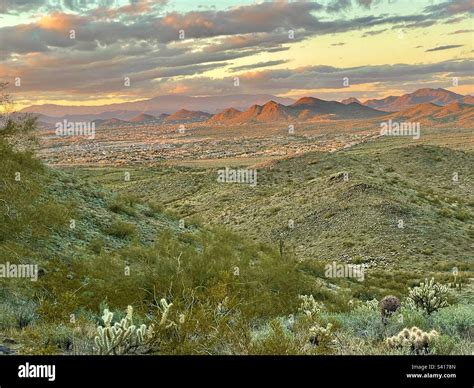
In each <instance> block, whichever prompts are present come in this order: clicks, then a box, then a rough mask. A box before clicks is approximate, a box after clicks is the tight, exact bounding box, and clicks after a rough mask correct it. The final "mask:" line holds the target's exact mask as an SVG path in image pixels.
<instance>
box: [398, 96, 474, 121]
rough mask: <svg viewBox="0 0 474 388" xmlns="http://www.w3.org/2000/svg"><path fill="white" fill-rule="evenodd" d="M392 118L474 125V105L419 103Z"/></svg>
mask: <svg viewBox="0 0 474 388" xmlns="http://www.w3.org/2000/svg"><path fill="white" fill-rule="evenodd" d="M390 118H391V119H392V120H398V121H410V122H420V123H434V122H436V123H451V122H452V123H455V124H456V126H457V127H462V126H470V127H472V126H474V105H468V104H463V103H460V102H453V103H451V104H449V105H446V106H438V105H436V104H432V103H424V104H419V105H416V106H414V107H411V108H408V109H405V110H403V111H401V112H397V113H393V114H392V115H391V116H390Z"/></svg>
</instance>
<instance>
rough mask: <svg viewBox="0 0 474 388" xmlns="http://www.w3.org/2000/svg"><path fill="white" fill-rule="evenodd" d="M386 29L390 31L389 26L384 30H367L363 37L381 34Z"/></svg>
mask: <svg viewBox="0 0 474 388" xmlns="http://www.w3.org/2000/svg"><path fill="white" fill-rule="evenodd" d="M385 31H388V29H387V28H384V29H382V30H375V31H366V32H364V34H363V35H362V37H363V38H367V37H368V36H374V35H379V34H382V33H384V32H385Z"/></svg>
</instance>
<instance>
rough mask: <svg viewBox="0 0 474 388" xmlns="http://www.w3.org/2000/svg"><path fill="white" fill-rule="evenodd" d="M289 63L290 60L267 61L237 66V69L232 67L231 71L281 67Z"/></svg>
mask: <svg viewBox="0 0 474 388" xmlns="http://www.w3.org/2000/svg"><path fill="white" fill-rule="evenodd" d="M288 62H289V60H278V61H266V62H259V63H255V64H251V65H243V66H235V67H232V68H231V70H233V71H243V70H254V69H259V68H262V67H270V66H276V65H281V64H283V63H288Z"/></svg>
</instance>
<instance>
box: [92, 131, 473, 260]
mask: <svg viewBox="0 0 474 388" xmlns="http://www.w3.org/2000/svg"><path fill="white" fill-rule="evenodd" d="M391 141H392V140H391V139H383V140H382V139H381V140H380V141H376V142H375V143H372V142H371V143H367V144H366V145H360V146H357V147H355V148H353V149H350V150H349V151H345V152H336V153H332V154H326V153H309V154H307V155H305V156H302V157H297V158H292V159H288V160H282V161H280V162H276V163H275V164H274V165H270V166H268V167H262V168H261V169H259V170H258V173H259V178H258V179H259V184H258V185H257V186H256V187H255V188H252V189H249V187H247V186H246V185H219V184H218V183H217V182H215V171H213V170H204V171H203V170H199V169H197V170H193V169H179V170H176V171H174V170H171V171H169V172H167V173H165V174H163V175H153V179H150V178H151V177H150V176H149V175H148V173H147V172H146V171H141V172H140V173H139V177H137V179H138V182H137V183H136V184H135V185H139V187H140V190H139V191H140V193H142V195H143V196H149V195H152V196H153V197H154V198H156V200H159V201H162V202H165V203H168V204H169V205H171V206H172V208H173V210H174V211H176V212H178V213H179V214H181V215H182V216H185V217H186V216H187V217H189V216H192V215H199V216H200V217H202V218H203V220H204V221H205V222H208V223H210V224H216V223H223V224H224V225H227V226H229V227H231V228H232V229H234V230H236V231H238V232H239V233H242V234H244V235H248V236H251V237H252V238H253V239H259V240H263V241H265V242H267V243H270V244H273V245H277V244H278V240H279V236H280V233H284V235H285V241H286V244H287V245H288V247H291V249H292V250H294V252H295V254H296V256H297V257H299V258H300V259H320V260H332V259H341V258H343V257H346V256H348V257H352V258H356V257H359V260H368V261H372V260H375V261H377V260H381V261H382V264H381V265H387V266H393V265H395V263H397V265H402V266H404V267H407V268H419V269H423V266H424V264H423V263H425V262H430V261H431V260H432V259H434V258H436V262H437V263H441V262H444V261H446V262H450V263H455V262H457V263H459V264H461V263H462V262H464V261H465V260H467V259H468V258H469V256H470V251H471V248H472V244H473V243H474V235H473V233H474V230H473V228H472V219H474V218H473V217H474V210H473V205H474V189H473V187H472V184H470V183H469V182H472V180H473V179H474V177H473V173H472V171H473V169H472V166H474V159H473V154H472V153H470V152H469V153H466V152H463V151H454V150H450V149H448V148H440V147H433V146H411V147H410V146H404V147H402V148H393V149H389V150H388V151H386V152H383V153H381V152H380V149H379V148H378V147H377V146H375V149H374V150H372V148H371V147H373V144H375V145H376V144H377V143H378V142H380V144H381V147H382V145H383V147H386V145H387V144H390V142H391ZM400 161H403V164H401V162H400ZM343 171H348V172H349V174H350V180H349V181H348V182H344V181H343V180H342V172H343ZM453 171H457V172H458V173H459V175H460V176H462V177H463V179H462V183H461V184H453V182H452V180H451V176H452V172H453ZM90 172H93V170H91V171H90ZM98 172H99V171H98ZM170 177H172V179H170ZM100 181H101V182H104V180H102V179H100ZM105 182H106V183H107V180H105ZM185 182H188V183H187V184H185ZM112 187H114V188H115V189H120V190H121V191H125V192H128V191H129V190H130V192H133V191H135V188H134V187H130V188H128V185H127V184H123V185H119V186H117V185H115V184H113V185H112ZM232 198H239V200H238V201H233V200H232ZM289 219H293V220H294V222H295V225H296V226H295V229H294V230H288V228H287V223H288V220H289ZM399 219H404V220H405V224H406V227H405V229H403V230H400V229H398V227H397V222H398V220H399ZM453 265H454V264H453Z"/></svg>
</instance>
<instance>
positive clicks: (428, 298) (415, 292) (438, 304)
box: [407, 278, 449, 314]
mask: <svg viewBox="0 0 474 388" xmlns="http://www.w3.org/2000/svg"><path fill="white" fill-rule="evenodd" d="M448 292H449V291H448V287H447V286H445V285H442V284H440V283H435V281H434V278H431V280H429V281H428V279H425V282H424V283H420V286H419V287H414V288H411V289H410V290H409V295H408V298H407V302H408V304H409V305H412V306H414V307H416V308H419V309H422V310H425V311H426V312H427V313H428V314H431V313H433V312H435V311H437V310H439V309H440V308H442V307H446V306H448V305H449V304H448Z"/></svg>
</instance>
